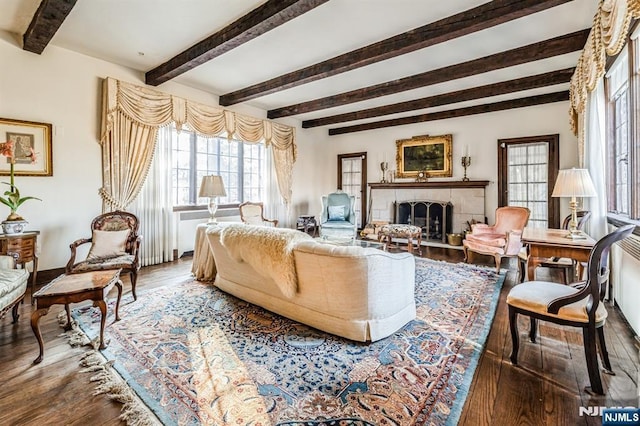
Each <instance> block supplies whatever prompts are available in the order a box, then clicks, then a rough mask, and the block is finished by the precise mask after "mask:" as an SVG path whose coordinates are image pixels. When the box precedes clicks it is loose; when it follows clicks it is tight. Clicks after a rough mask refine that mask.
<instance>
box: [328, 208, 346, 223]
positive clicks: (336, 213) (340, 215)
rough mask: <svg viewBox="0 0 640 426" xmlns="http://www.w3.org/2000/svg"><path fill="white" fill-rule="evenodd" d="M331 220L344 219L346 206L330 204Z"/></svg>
mask: <svg viewBox="0 0 640 426" xmlns="http://www.w3.org/2000/svg"><path fill="white" fill-rule="evenodd" d="M329 220H344V206H329Z"/></svg>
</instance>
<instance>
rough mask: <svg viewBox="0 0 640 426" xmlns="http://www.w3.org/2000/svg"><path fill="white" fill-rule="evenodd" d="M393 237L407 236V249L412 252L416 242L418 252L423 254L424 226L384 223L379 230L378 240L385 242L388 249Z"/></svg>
mask: <svg viewBox="0 0 640 426" xmlns="http://www.w3.org/2000/svg"><path fill="white" fill-rule="evenodd" d="M393 238H405V239H406V240H407V251H408V252H409V253H412V254H413V244H414V242H415V244H416V248H417V250H418V254H419V255H420V256H422V245H421V243H422V228H420V227H419V226H414V225H403V224H398V223H392V224H389V225H383V226H382V227H381V228H380V230H379V231H378V241H379V242H381V243H385V247H386V250H387V251H388V250H389V245H390V244H391V241H392V239H393Z"/></svg>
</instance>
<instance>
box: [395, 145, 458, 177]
mask: <svg viewBox="0 0 640 426" xmlns="http://www.w3.org/2000/svg"><path fill="white" fill-rule="evenodd" d="M452 141H453V137H452V135H440V136H428V135H423V136H414V137H412V138H411V139H400V140H398V141H396V176H397V177H399V178H410V177H413V178H415V177H417V176H418V173H419V172H427V173H428V174H429V177H430V178H431V177H451V176H453V171H452V167H451V145H452Z"/></svg>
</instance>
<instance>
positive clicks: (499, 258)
mask: <svg viewBox="0 0 640 426" xmlns="http://www.w3.org/2000/svg"><path fill="white" fill-rule="evenodd" d="M493 258H494V260H495V261H496V274H499V273H500V262H501V261H502V257H501V256H500V255H495V256H493Z"/></svg>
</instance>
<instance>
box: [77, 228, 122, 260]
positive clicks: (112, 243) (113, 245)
mask: <svg viewBox="0 0 640 426" xmlns="http://www.w3.org/2000/svg"><path fill="white" fill-rule="evenodd" d="M129 232H131V231H130V230H129V229H125V230H124V231H98V230H95V231H93V237H92V240H91V249H90V250H89V254H88V255H87V260H96V259H104V258H107V257H116V256H121V255H123V254H127V252H125V248H126V246H127V238H129Z"/></svg>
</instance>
